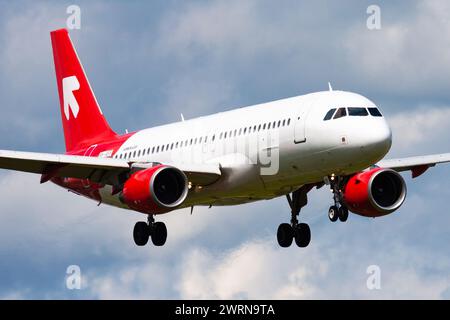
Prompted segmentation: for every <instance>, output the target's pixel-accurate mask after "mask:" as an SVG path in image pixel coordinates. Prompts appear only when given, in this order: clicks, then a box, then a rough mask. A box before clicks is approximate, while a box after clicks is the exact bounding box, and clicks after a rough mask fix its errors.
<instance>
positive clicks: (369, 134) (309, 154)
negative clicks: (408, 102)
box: [102, 91, 391, 207]
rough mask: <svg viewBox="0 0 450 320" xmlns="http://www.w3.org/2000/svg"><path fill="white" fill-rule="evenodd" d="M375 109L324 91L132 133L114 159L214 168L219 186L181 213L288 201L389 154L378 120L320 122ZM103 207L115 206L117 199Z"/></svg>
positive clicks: (197, 191) (194, 195)
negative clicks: (338, 112)
mask: <svg viewBox="0 0 450 320" xmlns="http://www.w3.org/2000/svg"><path fill="white" fill-rule="evenodd" d="M361 107H362V108H375V107H376V106H375V104H374V103H373V102H371V101H370V100H368V99H367V98H365V97H363V96H361V95H358V94H355V93H350V92H343V91H324V92H317V93H312V94H307V95H303V96H298V97H293V98H289V99H283V100H278V101H274V102H269V103H264V104H258V105H254V106H250V107H245V108H239V109H234V110H231V111H227V112H221V113H217V114H213V115H210V116H204V117H199V118H195V119H191V120H186V121H181V122H177V123H172V124H168V125H163V126H158V127H154V128H150V129H145V130H141V131H138V132H137V133H135V134H134V135H133V136H131V137H130V138H129V139H128V140H127V141H126V142H125V143H124V144H123V145H122V146H121V147H120V149H119V150H118V152H117V153H116V155H115V156H114V157H117V158H121V159H128V160H131V161H136V162H160V163H163V164H170V165H173V166H177V164H178V165H180V164H181V163H192V164H195V163H197V164H198V163H208V164H219V165H220V166H221V169H222V177H221V178H220V180H219V181H217V182H215V183H213V184H211V185H209V186H201V187H200V188H192V190H190V192H189V196H188V198H187V199H186V201H185V202H184V204H183V205H182V207H187V206H192V205H232V204H240V203H245V202H250V201H255V200H260V199H270V198H273V197H277V196H280V195H284V194H287V193H289V192H292V191H293V190H295V189H297V188H298V187H299V186H301V185H304V184H306V183H316V182H320V181H322V180H323V178H324V177H325V176H329V175H331V174H336V175H348V174H352V173H354V172H357V171H360V170H363V169H365V168H367V167H369V166H371V165H373V164H374V163H376V162H377V161H379V160H380V159H382V158H383V157H384V156H385V154H386V153H387V152H388V151H389V148H390V146H391V130H390V128H389V126H388V124H387V123H386V120H385V118H384V117H380V116H378V117H377V116H372V115H370V114H369V115H367V116H349V115H347V116H345V117H341V118H338V119H330V120H324V117H325V115H326V113H327V112H328V111H329V110H330V109H332V108H336V109H338V108H361ZM108 194H110V192H108V191H105V192H104V194H103V195H102V197H103V200H104V202H106V203H110V204H113V205H118V206H122V205H121V204H120V202H119V201H118V199H117V197H114V196H110V195H108Z"/></svg>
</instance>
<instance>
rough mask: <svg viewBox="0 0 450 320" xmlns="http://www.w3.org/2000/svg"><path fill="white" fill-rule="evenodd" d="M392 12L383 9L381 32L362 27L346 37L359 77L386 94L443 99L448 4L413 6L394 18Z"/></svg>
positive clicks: (449, 37)
mask: <svg viewBox="0 0 450 320" xmlns="http://www.w3.org/2000/svg"><path fill="white" fill-rule="evenodd" d="M390 9H391V8H390V7H389V6H386V5H381V17H382V28H381V30H377V31H370V30H368V29H367V28H366V27H365V24H363V23H359V24H355V27H354V28H353V29H351V30H350V31H349V32H348V34H347V35H345V41H344V44H345V48H346V50H347V54H348V59H349V61H351V62H352V65H353V66H355V69H354V71H355V75H357V76H358V77H364V78H365V79H366V81H368V82H369V83H371V84H372V86H376V87H382V88H383V89H384V92H385V93H387V92H395V94H399V93H402V94H409V95H410V94H416V93H422V94H424V93H426V92H428V93H429V92H431V93H436V94H441V91H442V90H443V89H444V88H446V86H447V79H448V74H449V73H450V57H449V56H448V55H447V54H445V52H448V51H449V50H450V21H449V19H448V17H449V14H450V3H449V2H448V1H445V0H436V1H426V2H423V1H417V2H411V3H408V4H407V5H406V6H405V10H403V11H402V10H398V11H396V15H394V14H393V13H392V12H391V10H390Z"/></svg>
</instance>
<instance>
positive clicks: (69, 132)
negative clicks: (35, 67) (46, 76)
mask: <svg viewBox="0 0 450 320" xmlns="http://www.w3.org/2000/svg"><path fill="white" fill-rule="evenodd" d="M50 35H51V39H52V47H53V59H54V61H55V71H56V81H57V83H58V93H59V102H60V106H61V117H62V122H63V128H64V138H65V141H66V150H67V151H72V150H75V149H78V148H83V147H87V146H90V145H92V144H95V143H97V142H100V141H102V140H105V139H109V138H112V137H114V136H115V135H116V134H115V132H114V131H113V130H112V129H111V128H110V127H109V125H108V122H107V121H106V119H105V117H104V116H103V113H102V110H101V109H100V106H99V105H98V103H97V99H96V98H95V95H94V92H93V91H92V88H91V85H90V84H89V81H88V79H87V77H86V74H85V73H84V69H83V66H82V65H81V62H80V60H79V58H78V55H77V53H76V51H75V48H74V47H73V44H72V41H71V40H70V37H69V33H68V32H67V30H66V29H60V30H55V31H52V32H51V33H50Z"/></svg>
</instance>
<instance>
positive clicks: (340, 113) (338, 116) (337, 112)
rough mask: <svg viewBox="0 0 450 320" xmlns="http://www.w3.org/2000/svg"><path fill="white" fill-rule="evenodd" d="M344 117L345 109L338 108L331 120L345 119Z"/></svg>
mask: <svg viewBox="0 0 450 320" xmlns="http://www.w3.org/2000/svg"><path fill="white" fill-rule="evenodd" d="M346 115H347V111H346V110H345V108H339V109H338V111H336V114H335V115H334V118H333V119H338V118H342V117H345V116H346Z"/></svg>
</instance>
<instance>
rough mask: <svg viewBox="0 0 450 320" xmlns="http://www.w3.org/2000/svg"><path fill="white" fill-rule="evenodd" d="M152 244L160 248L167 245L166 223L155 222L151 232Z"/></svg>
mask: <svg viewBox="0 0 450 320" xmlns="http://www.w3.org/2000/svg"><path fill="white" fill-rule="evenodd" d="M151 237H152V242H153V244H154V245H155V246H157V247H160V246H163V245H164V244H165V243H166V240H167V228H166V225H165V224H164V222H155V223H154V224H153V226H152V230H151Z"/></svg>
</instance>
